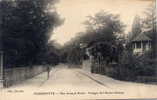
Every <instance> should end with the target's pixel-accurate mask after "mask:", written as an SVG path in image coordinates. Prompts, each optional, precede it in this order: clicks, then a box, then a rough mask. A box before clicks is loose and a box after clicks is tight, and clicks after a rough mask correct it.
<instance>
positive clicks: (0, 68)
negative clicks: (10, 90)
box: [0, 51, 4, 88]
mask: <svg viewBox="0 0 157 100" xmlns="http://www.w3.org/2000/svg"><path fill="white" fill-rule="evenodd" d="M3 75H4V68H3V51H0V88H3V87H4V76H3Z"/></svg>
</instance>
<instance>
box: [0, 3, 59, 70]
mask: <svg viewBox="0 0 157 100" xmlns="http://www.w3.org/2000/svg"><path fill="white" fill-rule="evenodd" d="M54 3H55V0H5V1H1V2H0V5H1V6H0V9H1V13H0V14H1V16H2V23H1V27H0V28H1V29H0V30H1V31H2V44H3V51H4V53H5V60H4V61H5V62H4V64H5V66H7V67H12V66H23V65H28V64H33V63H38V62H39V61H38V58H39V57H42V56H43V55H44V52H45V51H46V48H47V47H46V46H47V42H48V39H49V34H48V33H49V31H50V30H53V28H55V27H57V26H58V25H60V24H61V20H60V19H59V17H58V14H57V12H56V11H55V10H54V12H51V13H50V12H49V8H48V7H49V5H52V6H53V5H54Z"/></svg>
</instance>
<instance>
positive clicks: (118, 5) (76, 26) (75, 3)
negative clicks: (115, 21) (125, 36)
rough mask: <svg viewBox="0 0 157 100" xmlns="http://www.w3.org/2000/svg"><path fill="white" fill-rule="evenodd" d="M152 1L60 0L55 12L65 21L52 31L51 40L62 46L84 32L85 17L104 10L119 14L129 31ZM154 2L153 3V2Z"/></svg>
mask: <svg viewBox="0 0 157 100" xmlns="http://www.w3.org/2000/svg"><path fill="white" fill-rule="evenodd" d="M152 1H153V0H60V2H59V3H57V4H56V10H57V12H58V13H59V14H60V16H61V18H64V19H65V22H64V24H63V25H61V26H59V27H58V28H56V29H55V30H54V31H53V33H54V34H53V35H52V36H51V40H55V41H56V42H57V43H59V44H61V45H63V44H64V43H66V42H68V41H70V39H71V38H74V37H75V36H76V35H77V33H78V32H83V31H85V25H83V22H84V21H86V20H87V16H89V15H94V14H95V13H97V12H99V11H101V10H104V11H107V12H110V13H113V14H120V19H121V20H122V22H123V23H124V24H126V25H127V27H126V32H128V31H129V30H130V29H131V25H132V22H133V19H134V17H135V16H136V15H139V16H143V12H144V10H145V9H146V8H147V7H148V6H149V5H150V4H151V3H152ZM153 2H154V1H153Z"/></svg>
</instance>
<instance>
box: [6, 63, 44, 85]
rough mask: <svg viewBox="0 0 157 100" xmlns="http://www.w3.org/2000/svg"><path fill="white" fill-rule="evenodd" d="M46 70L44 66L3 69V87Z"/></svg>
mask: <svg viewBox="0 0 157 100" xmlns="http://www.w3.org/2000/svg"><path fill="white" fill-rule="evenodd" d="M44 71H46V67H45V66H33V67H20V68H10V69H5V70H4V83H3V84H4V87H9V86H12V85H14V84H17V83H20V82H22V81H24V80H26V79H28V78H31V77H33V76H36V75H38V74H40V73H42V72H44Z"/></svg>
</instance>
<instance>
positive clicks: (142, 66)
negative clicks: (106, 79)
mask: <svg viewBox="0 0 157 100" xmlns="http://www.w3.org/2000/svg"><path fill="white" fill-rule="evenodd" d="M156 64H157V60H155V59H151V58H150V57H149V56H148V53H146V54H143V55H140V56H136V55H133V54H132V53H131V52H129V51H124V53H123V55H122V56H121V57H120V62H119V64H118V68H117V69H116V70H117V73H118V75H116V77H115V78H117V79H120V80H128V81H136V80H137V77H138V76H155V75H156V71H157V67H156Z"/></svg>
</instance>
